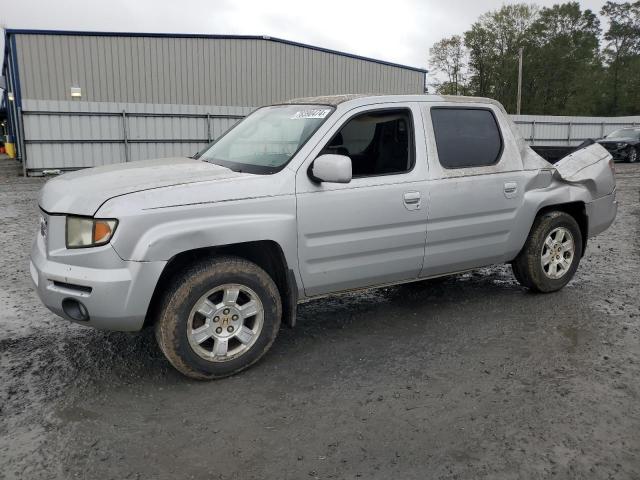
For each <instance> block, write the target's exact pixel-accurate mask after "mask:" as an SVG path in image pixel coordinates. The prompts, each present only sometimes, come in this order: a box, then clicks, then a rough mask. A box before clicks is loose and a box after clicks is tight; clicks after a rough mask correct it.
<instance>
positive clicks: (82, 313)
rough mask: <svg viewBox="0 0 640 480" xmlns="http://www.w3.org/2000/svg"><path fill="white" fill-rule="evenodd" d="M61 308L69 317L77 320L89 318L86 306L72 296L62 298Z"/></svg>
mask: <svg viewBox="0 0 640 480" xmlns="http://www.w3.org/2000/svg"><path fill="white" fill-rule="evenodd" d="M62 310H63V311H64V313H65V314H66V315H67V316H68V317H69V318H71V319H73V320H76V321H78V322H86V321H87V320H89V311H88V310H87V307H85V306H84V305H83V304H82V303H81V302H79V301H78V300H75V299H73V298H65V299H64V300H62Z"/></svg>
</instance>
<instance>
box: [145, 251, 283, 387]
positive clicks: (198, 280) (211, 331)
mask: <svg viewBox="0 0 640 480" xmlns="http://www.w3.org/2000/svg"><path fill="white" fill-rule="evenodd" d="M281 316H282V306H281V299H280V294H279V292H278V289H277V287H276V285H275V283H274V282H273V280H272V279H271V277H270V276H269V275H268V274H267V273H266V272H265V271H264V270H262V269H261V268H260V267H258V266H257V265H255V264H254V263H251V262H249V261H247V260H244V259H241V258H237V257H223V258H218V259H213V260H210V261H206V262H202V263H199V264H197V265H194V266H192V267H190V268H188V269H187V270H186V271H184V272H183V273H182V274H181V275H179V276H178V277H177V278H176V279H175V281H174V283H173V285H172V286H171V287H169V289H168V290H167V292H166V294H165V297H164V302H163V306H162V308H161V309H160V314H159V318H158V321H157V323H156V339H157V340H158V344H159V345H160V348H161V350H162V351H163V352H164V354H165V356H166V357H167V359H168V360H169V362H171V364H172V365H173V366H174V367H175V368H176V369H177V370H179V371H180V372H181V373H183V374H184V375H187V376H188V377H191V378H196V379H214V378H221V377H225V376H228V375H232V374H234V373H237V372H239V371H241V370H244V369H245V368H247V367H249V366H250V365H252V364H253V363H255V362H257V361H258V360H259V359H260V358H261V357H262V356H263V355H264V354H265V353H266V352H267V350H268V349H269V347H271V344H272V343H273V341H274V340H275V337H276V335H277V333H278V330H279V328H280V319H281Z"/></svg>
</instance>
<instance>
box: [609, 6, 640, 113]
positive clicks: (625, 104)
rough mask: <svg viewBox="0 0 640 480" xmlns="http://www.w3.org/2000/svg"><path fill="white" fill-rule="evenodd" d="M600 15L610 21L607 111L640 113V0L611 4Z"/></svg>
mask: <svg viewBox="0 0 640 480" xmlns="http://www.w3.org/2000/svg"><path fill="white" fill-rule="evenodd" d="M600 14H601V15H603V16H604V17H606V18H607V20H608V21H609V29H608V30H607V31H606V32H605V35H604V39H605V42H606V44H605V48H604V52H603V53H604V58H605V62H606V69H607V70H606V87H607V88H606V91H607V92H608V95H607V98H606V99H605V102H604V110H605V112H606V113H608V114H611V115H620V114H634V113H635V114H637V113H638V112H640V1H637V2H634V3H630V2H624V3H615V2H611V1H608V2H607V3H606V4H605V5H604V6H603V7H602V10H601V11H600Z"/></svg>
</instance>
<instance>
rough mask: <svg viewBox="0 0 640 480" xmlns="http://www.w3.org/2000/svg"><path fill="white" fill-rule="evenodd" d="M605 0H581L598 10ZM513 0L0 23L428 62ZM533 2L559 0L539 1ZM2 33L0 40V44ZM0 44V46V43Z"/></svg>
mask: <svg viewBox="0 0 640 480" xmlns="http://www.w3.org/2000/svg"><path fill="white" fill-rule="evenodd" d="M604 1H605V0H584V1H581V2H580V4H581V5H582V7H583V8H590V9H592V10H594V11H596V12H597V11H599V10H600V7H601V6H602V4H603V3H604ZM509 3H517V2H516V1H513V0H504V1H503V0H484V1H476V0H446V1H442V0H386V1H379V0H368V1H365V0H322V1H317V0H314V1H310V0H263V1H260V0H99V1H98V0H5V2H4V7H3V8H2V9H1V10H0V27H3V28H30V29H52V30H90V31H123V32H158V33H205V34H246V35H267V36H272V37H279V38H284V39H286V40H293V41H297V42H301V43H307V44H311V45H316V46H320V47H324V48H330V49H335V50H340V51H344V52H349V53H354V54H357V55H362V56H366V57H372V58H376V59H380V60H386V61H390V62H395V63H400V64H404V65H410V66H414V67H420V68H427V67H428V52H429V48H430V47H431V45H433V43H434V42H436V41H438V40H440V39H441V38H443V37H445V36H450V35H453V34H460V33H462V32H464V31H465V30H466V29H468V28H469V26H470V25H471V24H472V23H473V22H474V21H475V20H476V19H477V18H478V16H480V15H481V14H482V13H485V12H487V11H490V10H494V9H497V8H499V7H500V6H501V5H503V4H509ZM535 3H536V4H537V5H540V6H550V5H552V4H554V3H559V2H558V1H557V0H556V1H554V0H538V1H536V2H535ZM3 41H4V39H2V40H0V43H1V42H3ZM2 48H3V47H2Z"/></svg>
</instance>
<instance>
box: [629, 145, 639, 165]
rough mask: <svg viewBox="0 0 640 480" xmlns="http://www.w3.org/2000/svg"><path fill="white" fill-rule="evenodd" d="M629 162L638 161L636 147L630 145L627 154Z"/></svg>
mask: <svg viewBox="0 0 640 480" xmlns="http://www.w3.org/2000/svg"><path fill="white" fill-rule="evenodd" d="M627 160H628V161H629V163H636V162H637V161H638V149H637V148H633V147H630V148H629V155H628V156H627Z"/></svg>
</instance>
